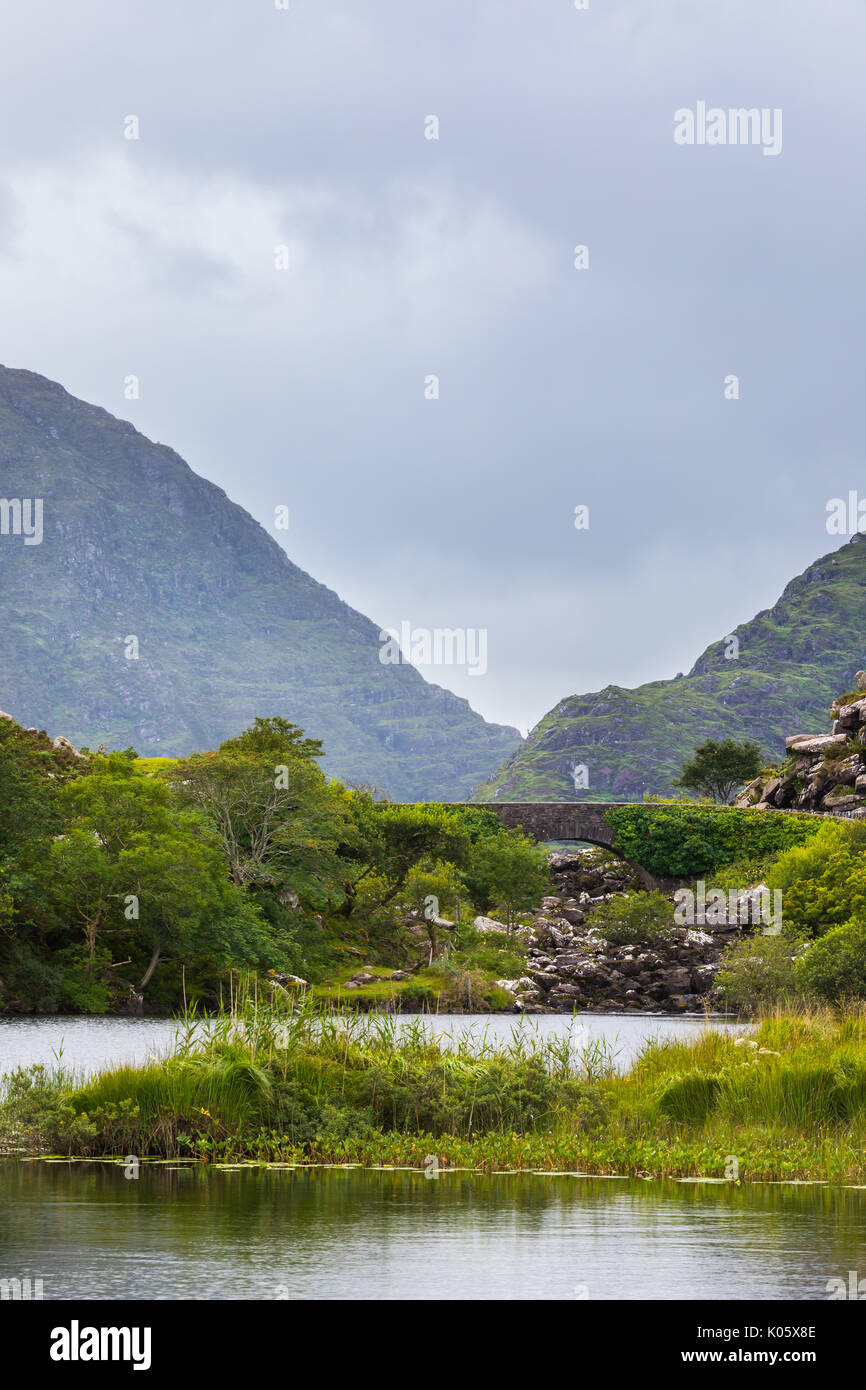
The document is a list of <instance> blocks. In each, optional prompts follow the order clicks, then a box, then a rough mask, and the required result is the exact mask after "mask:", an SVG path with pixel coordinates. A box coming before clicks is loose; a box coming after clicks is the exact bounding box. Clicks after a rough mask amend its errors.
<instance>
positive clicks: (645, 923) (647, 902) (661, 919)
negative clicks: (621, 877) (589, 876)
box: [589, 893, 674, 946]
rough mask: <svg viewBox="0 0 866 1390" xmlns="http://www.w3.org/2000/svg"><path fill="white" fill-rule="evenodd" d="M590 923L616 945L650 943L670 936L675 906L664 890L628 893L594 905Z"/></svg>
mask: <svg viewBox="0 0 866 1390" xmlns="http://www.w3.org/2000/svg"><path fill="white" fill-rule="evenodd" d="M589 925H590V927H592V928H593V929H594V930H596V931H598V932H599V933H600V934H601V935H602V936H603V937H604V939H605V941H609V942H610V943H611V944H612V945H613V946H648V945H651V944H652V943H653V942H660V941H664V940H666V939H667V938H668V937H669V936H670V933H671V930H672V928H673V925H674V915H673V907H672V906H671V903H670V902H669V900H668V899H667V898H666V897H665V896H664V894H662V893H628V894H626V896H625V897H622V898H620V897H616V898H608V899H607V900H606V901H605V902H603V903H599V904H598V906H597V907H594V908H593V910H592V913H591V915H590V918H589Z"/></svg>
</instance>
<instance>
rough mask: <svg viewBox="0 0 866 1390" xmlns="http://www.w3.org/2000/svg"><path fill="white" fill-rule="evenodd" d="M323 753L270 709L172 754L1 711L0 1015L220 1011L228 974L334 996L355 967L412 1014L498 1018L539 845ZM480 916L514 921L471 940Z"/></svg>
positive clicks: (539, 881) (536, 881) (537, 894)
mask: <svg viewBox="0 0 866 1390" xmlns="http://www.w3.org/2000/svg"><path fill="white" fill-rule="evenodd" d="M321 754H322V748H321V745H320V744H319V743H318V742H317V741H316V740H314V739H308V738H306V737H305V736H304V734H303V731H302V730H300V729H298V728H296V727H295V726H294V725H292V724H290V723H288V721H286V720H284V719H279V718H275V719H257V720H255V721H254V723H253V725H252V726H251V728H249V729H247V730H246V731H245V732H244V733H242V734H241V735H239V736H238V737H237V738H233V739H228V740H226V741H225V742H224V743H222V744H221V745H220V747H219V748H218V749H217V750H215V751H213V752H207V753H198V754H194V755H192V756H190V757H187V758H184V759H182V760H172V759H166V758H160V759H138V758H137V757H136V754H135V752H134V751H133V750H132V749H127V750H126V751H124V752H115V753H103V752H97V753H91V752H89V751H88V750H86V749H84V750H75V749H72V748H71V745H68V744H65V743H64V742H63V741H57V742H56V743H55V742H54V741H52V740H51V739H49V738H48V736H47V735H46V734H45V733H39V732H36V731H33V730H25V729H22V728H20V727H19V726H18V725H17V724H15V722H14V721H13V720H11V719H8V718H2V719H0V1010H5V1011H9V1012H29V1011H33V1010H37V1011H39V1012H48V1013H50V1012H58V1011H60V1012H82V1013H94V1014H99V1013H106V1012H116V1011H121V1012H122V1011H132V1012H140V1011H141V1010H142V1009H144V1010H145V1011H150V1012H154V1013H170V1012H172V1011H173V1010H175V1009H177V1008H179V1007H181V1006H182V1005H183V1004H184V1003H187V1004H188V1003H191V1002H200V1003H202V1004H203V1005H209V1006H215V1005H216V1004H218V1002H219V998H220V992H221V991H224V989H225V988H226V982H227V980H228V977H229V974H230V973H231V972H232V971H238V970H245V971H254V972H256V973H258V974H260V975H262V976H270V977H282V978H284V979H286V978H287V977H290V976H293V975H295V976H301V977H302V978H303V980H304V981H306V982H309V983H311V984H313V985H316V984H321V985H323V986H324V987H326V988H331V987H333V986H334V985H336V986H337V987H338V988H339V987H340V984H341V982H343V981H345V980H347V978H348V977H349V976H350V975H351V974H352V972H353V971H357V970H358V968H359V965H361V964H363V965H364V966H365V967H366V966H368V965H369V966H372V967H373V968H374V969H375V968H376V967H382V968H383V969H384V968H385V967H390V973H392V974H393V973H394V971H395V970H399V972H401V973H402V974H408V975H410V976H418V979H417V980H416V981H415V982H414V986H415V995H414V999H415V1007H424V1006H433V1007H441V1008H449V1007H463V1006H464V1004H465V999H466V998H467V997H468V996H469V995H472V994H473V985H474V1003H475V1006H476V1007H480V1008H490V1007H502V1006H503V1003H504V1002H506V1001H505V1000H504V998H503V996H502V991H501V990H500V991H499V993H498V994H497V993H496V986H495V980H496V978H497V974H496V971H497V970H499V973H500V974H505V973H507V970H506V967H507V966H509V964H510V965H512V966H513V965H514V964H515V961H514V957H515V953H516V952H517V951H518V950H519V947H518V945H517V943H516V942H515V941H514V940H513V939H512V933H511V928H512V927H513V926H514V924H515V922H516V920H517V918H518V916H519V914H520V913H521V912H524V911H526V910H527V909H529V908H530V907H533V906H535V905H536V904H537V903H538V902H539V900H540V898H541V895H542V893H543V892H544V889H545V886H546V884H547V867H546V859H545V856H544V854H543V852H542V851H541V850H539V849H538V848H537V847H536V846H535V845H534V844H532V843H531V842H530V841H529V840H528V839H527V838H526V837H524V836H523V835H522V834H520V833H519V832H517V831H509V830H505V829H503V827H502V826H501V824H500V822H499V820H498V818H497V817H496V816H495V815H494V814H493V813H492V812H490V811H486V810H484V809H483V808H481V807H479V808H478V809H474V808H472V809H467V810H460V809H455V808H448V807H443V806H437V805H419V806H402V805H392V804H391V803H389V802H387V801H383V800H376V799H375V798H374V795H373V793H372V792H371V791H370V790H365V789H361V788H349V787H345V786H343V785H342V784H340V783H338V782H333V781H328V779H327V778H326V777H325V775H324V774H323V772H322V771H321V770H320V767H319V765H318V761H319V758H320V757H321ZM446 908H447V909H448V910H449V911H451V912H452V919H453V916H456V915H457V910H458V909H462V918H463V926H462V927H461V928H460V929H459V930H454V929H453V927H452V926H451V925H449V920H448V919H446V918H444V916H443V915H442V914H443V913H444V911H445V909H446ZM491 909H494V910H496V911H499V910H501V912H502V914H503V922H504V925H505V927H506V928H507V929H506V930H505V931H503V932H502V933H499V934H494V935H495V940H494V939H492V940H481V939H480V938H479V936H478V933H475V932H474V931H473V929H472V925H471V924H472V921H473V918H474V916H475V915H476V913H487V912H488V911H490V910H491ZM500 967H501V968H500ZM518 973H519V971H518ZM400 983H401V989H399V990H398V989H397V988H396V982H395V988H393V989H392V990H391V993H392V995H394V996H395V997H396V996H398V995H399V994H400V993H401V992H402V993H406V994H407V996H410V995H411V984H412V982H411V981H410V982H409V984H407V983H406V981H405V980H404V981H401V982H400ZM346 993H347V994H348V991H346ZM407 1003H409V1004H410V1007H411V1001H410V999H408V998H407Z"/></svg>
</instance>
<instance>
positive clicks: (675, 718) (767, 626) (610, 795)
mask: <svg viewBox="0 0 866 1390" xmlns="http://www.w3.org/2000/svg"><path fill="white" fill-rule="evenodd" d="M864 628H866V539H862V540H861V538H860V537H859V536H855V537H853V539H852V540H851V541H850V542H849V543H848V544H846V545H844V546H843V547H842V548H841V550H837V551H834V552H833V553H832V554H830V555H825V556H824V557H823V558H822V559H820V560H816V561H815V562H814V564H812V565H810V566H809V568H808V569H807V570H805V571H804V573H803V574H801V575H798V576H797V578H796V579H792V580H791V582H790V584H788V586H787V588H786V589H785V591H784V593H783V594H782V597H781V598H780V599H779V601H778V603H776V604H775V605H774V606H773V607H772V608H768V609H765V610H764V611H763V612H761V613H758V614H757V616H756V617H754V618H753V619H752V620H751V622H748V623H743V624H742V625H741V626H740V627H738V628H736V629H735V630H734V633H733V636H735V637H736V638H737V640H738V643H739V651H738V655H737V657H736V659H731V658H730V657H727V656H726V651H728V650H733V648H732V644H730V643H728V642H727V641H726V639H724V638H723V639H722V640H721V641H718V642H714V643H713V644H712V646H710V647H707V649H706V651H705V652H704V653H703V655H702V656H701V657H699V658H698V660H697V661H696V662H695V664H694V666H693V667H692V669H691V671H690V672H689V674H688V675H687V676H677V677H675V678H674V679H673V680H662V681H652V682H650V683H649V684H648V685H641V686H638V688H637V689H636V690H625V689H623V688H622V687H621V686H614V685H610V686H607V687H606V689H604V690H600V691H597V692H596V693H594V694H591V695H572V696H570V697H568V698H567V699H565V700H561V701H560V703H559V704H558V705H557V706H556V707H555V708H554V709H552V710H551V711H550V712H549V713H548V714H546V715H545V716H544V718H543V719H542V720H541V722H540V723H539V724H537V725H536V727H535V728H534V729H533V730H532V731H531V733H530V734H529V737H528V738H527V739H526V740H525V741H524V743H522V744H521V746H520V748H519V749H518V750H517V752H516V753H514V754H513V755H512V756H511V757H510V758H508V759H507V760H506V761H505V762H504V763H503V764H502V766H501V767H499V768H498V769H497V770H496V772H494V773H493V774H492V776H490V777H488V778H487V779H486V780H485V781H484V782H482V783H481V785H480V786H478V787H477V788H476V789H475V792H474V794H473V798H472V799H473V800H475V801H498V800H504V801H544V800H569V801H598V800H605V801H606V800H614V801H634V800H640V798H641V796H642V795H643V793H644V792H648V793H651V794H655V795H666V794H670V793H671V791H672V788H671V779H672V778H674V777H676V776H678V774H679V771H680V768H681V766H682V763H683V761H684V759H685V758H686V757H687V756H688V755H689V754H690V753H691V752H692V750H693V749H694V748H695V746H696V745H697V744H699V743H701V742H702V741H703V740H704V739H707V738H750V739H754V740H755V742H757V743H758V744H759V745H760V746H761V748H762V749H763V750H764V752H765V753H766V755H767V757H768V759H770V758H778V757H782V756H784V751H785V743H784V741H785V738H786V737H787V736H788V735H789V734H796V733H800V732H805V733H810V732H815V733H821V732H825V731H826V730H828V729H829V708H830V705H831V704H832V703H833V700H834V699H835V698H836V696H837V695H838V693H839V691H840V690H850V689H851V687H852V686H853V683H854V672H855V671H856V670H857V669H858V668H859V667H861V666H863V665H866V659H864V658H866V650H864V649H866V634H864ZM581 765H583V766H584V767H585V768H586V775H585V778H582V776H581V774H580V771H579V769H580V767H581ZM576 770H577V780H578V782H580V781H581V780H583V781H585V782H586V785H585V786H577V787H576V786H575V772H576Z"/></svg>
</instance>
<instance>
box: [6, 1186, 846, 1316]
mask: <svg viewBox="0 0 866 1390" xmlns="http://www.w3.org/2000/svg"><path fill="white" fill-rule="evenodd" d="M140 1174H141V1175H140V1177H139V1179H138V1180H137V1181H135V1180H128V1179H126V1178H124V1176H123V1169H122V1168H121V1167H118V1166H112V1165H108V1164H102V1163H83V1162H81V1163H44V1162H21V1161H17V1160H5V1161H3V1162H0V1243H2V1248H3V1270H2V1271H0V1272H2V1274H3V1276H4V1277H10V1276H17V1277H22V1278H23V1277H26V1276H28V1275H29V1276H30V1277H31V1278H38V1277H41V1278H42V1279H43V1281H44V1290H45V1297H46V1298H88V1297H89V1298H124V1299H141V1298H163V1299H173V1298H193V1299H195V1298H220V1299H231V1298H252V1299H273V1298H284V1297H288V1298H341V1299H342V1298H345V1299H350V1298H377V1299H391V1298H414V1299H425V1298H442V1297H445V1298H475V1299H487V1298H509V1299H520V1298H532V1299H562V1298H565V1299H574V1298H580V1297H582V1296H584V1290H585V1296H587V1297H588V1298H590V1299H640V1298H660V1297H665V1298H683V1299H697V1298H713V1299H723V1300H729V1299H739V1298H760V1299H806V1300H809V1299H824V1298H826V1297H827V1291H826V1285H827V1280H828V1279H829V1278H835V1277H842V1278H844V1279H846V1280H847V1276H848V1271H849V1270H859V1271H860V1276H861V1277H863V1276H866V1200H864V1198H866V1192H864V1191H863V1190H859V1189H850V1188H841V1189H840V1188H830V1187H822V1186H789V1185H778V1186H777V1185H771V1184H766V1185H765V1184H761V1185H756V1186H750V1185H748V1184H743V1185H742V1186H741V1187H736V1186H731V1185H728V1184H725V1185H715V1184H697V1183H675V1182H665V1183H662V1182H655V1181H653V1182H636V1181H623V1180H619V1179H607V1180H604V1179H579V1178H574V1177H542V1176H536V1175H532V1174H520V1175H508V1176H495V1177H483V1176H480V1175H476V1174H470V1173H453V1174H443V1175H442V1176H441V1177H440V1178H438V1179H427V1178H425V1177H424V1175H423V1173H420V1172H407V1171H397V1172H393V1171H369V1170H364V1171H361V1170H345V1169H312V1170H311V1169H296V1170H280V1171H265V1170H260V1169H252V1168H245V1169H240V1170H234V1171H217V1170H208V1169H204V1168H194V1167H178V1166H169V1165H151V1164H143V1165H142V1166H141V1169H140Z"/></svg>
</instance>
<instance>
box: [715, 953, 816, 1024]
mask: <svg viewBox="0 0 866 1390" xmlns="http://www.w3.org/2000/svg"><path fill="white" fill-rule="evenodd" d="M796 950H797V943H796V942H794V941H792V940H791V938H790V937H789V936H785V935H784V934H781V935H779V936H764V935H760V936H744V937H741V938H740V939H738V940H737V941H735V942H734V943H733V944H732V945H731V946H729V947H728V949H727V950H726V952H725V954H724V956H723V957H722V966H721V969H720V970H719V973H718V975H717V976H716V984H717V985H718V987H719V989H720V990H721V994H722V998H723V1000H724V1001H725V1004H726V1005H728V1007H729V1008H731V1009H734V1010H736V1011H737V1012H739V1013H755V1012H757V1010H758V1009H760V1008H762V1007H766V1006H767V1005H772V1004H776V1003H778V1002H780V1001H781V1000H784V999H791V998H793V997H794V996H795V995H796V993H797V983H796V979H795V965H794V956H795V953H796Z"/></svg>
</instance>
